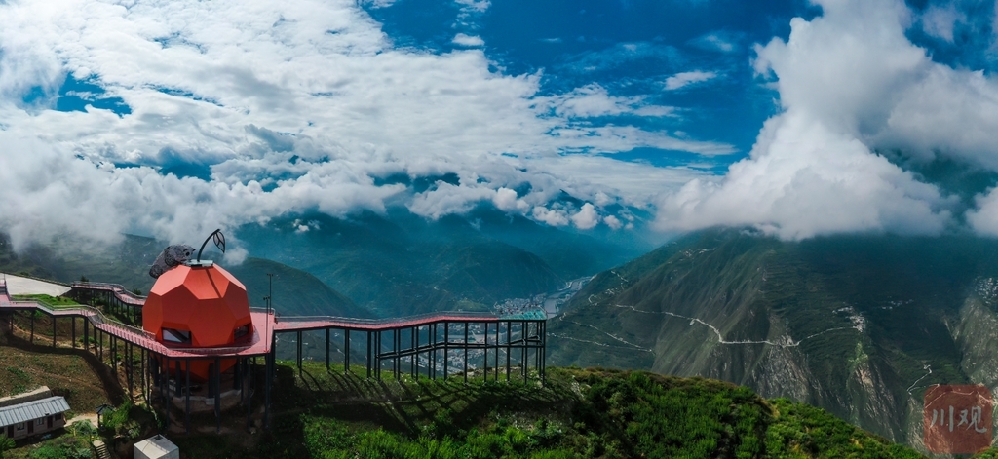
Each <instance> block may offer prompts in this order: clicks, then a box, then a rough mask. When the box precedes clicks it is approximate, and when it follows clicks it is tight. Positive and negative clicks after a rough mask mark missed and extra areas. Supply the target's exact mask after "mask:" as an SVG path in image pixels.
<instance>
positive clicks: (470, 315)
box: [277, 311, 498, 326]
mask: <svg viewBox="0 0 998 459" xmlns="http://www.w3.org/2000/svg"><path fill="white" fill-rule="evenodd" d="M445 317H457V318H462V319H483V320H488V321H490V322H491V321H494V320H496V319H498V317H497V316H496V315H495V314H493V313H491V312H467V311H441V312H431V313H426V314H419V315H415V316H408V317H394V318H388V319H356V318H350V317H335V316H278V317H277V321H278V322H283V323H299V322H335V323H343V324H352V325H385V326H391V325H397V324H405V323H409V322H419V321H423V320H428V319H436V318H439V319H441V320H443V319H444V318H445Z"/></svg>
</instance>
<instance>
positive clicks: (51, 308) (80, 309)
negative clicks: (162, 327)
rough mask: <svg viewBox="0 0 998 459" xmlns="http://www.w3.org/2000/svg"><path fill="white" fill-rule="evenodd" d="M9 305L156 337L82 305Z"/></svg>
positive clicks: (22, 302)
mask: <svg viewBox="0 0 998 459" xmlns="http://www.w3.org/2000/svg"><path fill="white" fill-rule="evenodd" d="M10 304H11V306H13V307H34V308H35V309H44V310H47V313H48V314H49V315H51V316H55V315H60V314H59V313H60V312H61V313H73V312H75V313H77V314H76V315H79V316H81V317H86V318H87V319H88V320H90V322H91V323H92V324H94V325H98V326H100V325H105V326H107V327H110V328H114V329H117V330H121V331H122V332H124V333H132V334H136V335H139V336H141V337H143V338H147V339H152V340H154V341H155V339H156V335H155V334H154V333H150V332H148V331H145V330H143V329H141V328H138V327H135V326H132V325H126V324H123V323H121V322H118V321H117V320H114V319H110V318H108V317H107V316H105V315H104V313H102V312H100V310H98V309H97V308H95V307H93V306H86V305H82V304H81V305H72V306H70V305H66V306H56V305H53V304H49V303H48V302H45V301H42V300H31V301H25V300H16V301H11V303H10ZM43 312H44V311H43Z"/></svg>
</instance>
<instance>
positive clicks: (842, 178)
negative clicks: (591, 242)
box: [656, 0, 998, 240]
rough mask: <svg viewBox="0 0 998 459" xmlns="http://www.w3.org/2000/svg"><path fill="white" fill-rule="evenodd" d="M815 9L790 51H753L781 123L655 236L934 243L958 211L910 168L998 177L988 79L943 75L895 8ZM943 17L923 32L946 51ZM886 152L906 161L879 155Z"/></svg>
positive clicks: (665, 210) (667, 213) (972, 218)
mask: <svg viewBox="0 0 998 459" xmlns="http://www.w3.org/2000/svg"><path fill="white" fill-rule="evenodd" d="M815 3H816V4H817V5H819V6H820V7H821V8H822V9H823V15H822V16H821V17H818V18H815V19H813V20H811V21H806V20H803V19H799V18H798V19H794V20H792V21H791V24H790V25H791V32H790V36H789V39H788V40H787V41H783V40H782V39H779V38H775V39H773V40H772V41H770V42H769V43H768V44H766V45H765V46H762V45H757V46H756V48H755V51H756V55H757V57H756V59H755V60H754V62H753V65H754V68H755V70H756V72H757V74H759V75H760V76H761V77H763V78H769V79H770V80H771V81H772V83H771V84H772V85H773V86H774V87H775V88H776V89H777V90H778V92H779V100H780V104H781V105H782V108H783V110H782V112H781V113H780V114H778V115H776V116H774V117H772V118H771V119H769V120H768V121H767V122H766V123H765V125H764V126H763V128H762V130H761V131H760V133H759V135H758V137H757V139H756V143H755V145H754V146H753V148H752V150H751V152H750V156H749V158H747V159H745V160H743V161H740V162H738V163H736V164H734V165H733V166H731V167H730V169H729V171H728V173H727V174H726V175H725V176H724V177H723V178H721V179H720V180H719V181H707V180H704V179H694V180H691V181H690V182H689V183H687V184H685V185H684V186H683V187H682V188H681V189H680V190H679V191H677V192H674V193H669V194H667V195H666V196H665V197H663V198H662V199H661V200H660V201H659V203H658V209H659V214H658V216H657V221H656V224H657V226H658V227H659V228H661V229H663V230H671V231H676V230H690V229H695V228H703V227H708V226H713V225H748V226H753V227H756V228H758V229H760V230H763V231H764V232H766V233H768V234H774V235H777V236H779V237H781V238H784V239H791V240H799V239H803V238H808V237H812V236H816V235H822V234H830V233H837V232H864V231H875V232H881V231H889V232H894V233H901V234H930V235H931V234H939V233H940V232H942V231H944V230H946V229H947V228H949V227H952V226H953V225H955V224H956V222H955V221H954V216H955V213H956V212H961V210H960V209H959V205H958V204H959V203H958V199H957V198H955V197H952V196H947V195H945V193H943V192H942V191H941V190H940V189H939V187H938V186H937V185H935V184H932V183H926V182H924V181H922V179H921V178H920V177H919V176H917V175H915V174H913V173H911V172H909V171H906V170H904V169H902V167H905V165H906V164H907V165H919V164H927V163H931V162H932V161H936V160H939V159H947V160H953V161H956V162H958V163H960V164H967V165H970V166H972V167H975V168H980V169H983V170H987V171H998V143H995V142H994V141H993V139H994V137H993V133H994V132H998V82H996V81H995V79H994V78H993V77H991V76H987V75H985V74H983V73H982V72H981V71H973V70H967V69H955V68H951V67H948V66H946V65H943V64H940V63H938V62H935V61H933V60H932V59H931V58H930V57H929V56H928V55H927V53H926V51H925V50H924V49H922V48H919V47H917V46H915V45H913V44H912V43H911V42H910V41H909V40H908V39H907V38H906V37H905V30H906V28H907V27H909V26H910V24H911V22H912V17H911V13H910V11H909V10H908V9H907V8H906V7H905V5H904V4H903V3H902V2H901V1H896V0H878V1H868V0H820V1H816V2H815ZM947 14H948V13H946V14H944V12H939V13H931V14H929V15H927V17H926V18H925V19H923V20H924V21H926V23H929V22H931V23H932V24H935V25H933V26H931V27H934V29H932V30H935V31H936V32H937V33H938V34H939V35H940V36H943V37H944V38H945V37H946V36H947V30H949V29H947V28H946V24H950V25H951V24H952V21H953V20H955V19H953V17H955V16H953V15H947ZM932 21H935V22H932ZM989 134H990V136H989ZM886 150H890V151H895V152H899V154H900V161H894V162H892V161H888V159H887V158H886V157H885V156H882V155H879V154H877V152H878V151H886ZM898 164H901V165H900V166H899V165H898ZM994 194H995V192H994V191H993V190H992V191H990V192H988V193H986V194H985V195H982V196H980V197H978V200H977V203H978V206H979V207H978V208H977V209H971V210H970V211H969V212H968V213H967V221H968V222H969V224H970V225H971V226H972V228H973V229H975V230H977V231H978V232H980V233H983V234H992V235H998V223H996V222H998V198H996V197H995V196H994Z"/></svg>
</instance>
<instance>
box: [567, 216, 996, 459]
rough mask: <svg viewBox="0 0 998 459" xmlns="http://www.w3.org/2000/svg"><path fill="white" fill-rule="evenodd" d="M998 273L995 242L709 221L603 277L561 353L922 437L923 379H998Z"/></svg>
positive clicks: (574, 319)
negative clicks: (724, 386) (719, 385)
mask: <svg viewBox="0 0 998 459" xmlns="http://www.w3.org/2000/svg"><path fill="white" fill-rule="evenodd" d="M996 275H998V244H996V243H995V242H994V241H986V240H979V239H972V238H959V237H950V238H936V239H932V238H900V237H894V236H849V237H846V236H842V237H829V238H819V239H814V240H809V241H805V242H801V243H784V242H780V241H776V240H773V239H771V238H765V237H759V236H756V235H752V234H747V233H745V232H739V231H735V230H712V231H705V232H701V233H697V234H693V235H690V236H687V237H686V238H684V239H681V240H679V241H676V242H674V243H671V244H670V245H668V246H666V247H662V248H660V249H658V250H656V251H654V252H651V253H649V254H647V255H645V256H643V257H641V258H638V259H636V260H634V261H632V262H630V263H627V264H625V265H623V266H620V267H618V268H615V269H613V270H611V271H608V272H604V273H601V274H600V275H598V276H597V277H596V278H595V279H594V280H593V281H592V282H591V283H590V284H589V285H588V286H587V287H586V288H585V289H584V290H583V291H581V292H580V293H579V294H578V295H576V296H575V297H574V298H573V300H572V301H571V302H570V303H569V304H568V305H567V307H566V310H567V312H566V313H565V314H564V315H563V316H561V317H559V318H558V319H556V320H554V321H552V323H551V332H552V334H553V338H552V341H553V342H554V343H555V344H554V346H555V348H554V349H553V350H552V352H551V355H552V360H553V362H554V363H557V364H567V363H577V364H581V365H595V364H598V365H609V366H619V367H634V368H649V369H652V370H654V371H658V372H663V373H668V374H676V375H702V376H705V377H712V378H718V379H723V380H727V381H732V382H735V383H738V384H743V385H747V386H749V387H751V388H753V389H754V390H756V391H758V392H759V393H760V394H761V395H763V396H764V397H788V398H791V399H793V400H798V401H804V402H808V403H811V404H814V405H817V406H821V407H823V408H825V409H828V410H829V411H831V412H832V413H834V414H836V415H838V416H840V417H842V418H843V419H847V420H850V421H851V422H854V423H856V424H858V425H860V426H862V427H864V428H866V429H869V430H871V431H873V432H877V433H879V434H882V435H884V436H886V437H888V438H893V439H896V440H899V441H905V442H908V443H910V444H915V445H917V444H919V442H920V438H921V431H922V425H921V420H922V417H921V416H922V414H921V406H922V394H923V392H924V389H925V387H927V386H928V385H931V384H960V383H971V382H973V383H984V384H987V385H989V387H992V388H994V387H996V386H998V377H996V375H995V371H996V370H995V369H996V368H998V361H996V360H995V357H994V356H993V355H992V354H991V353H990V352H989V351H988V349H993V345H995V344H998V339H996V328H995V327H993V326H992V325H995V324H998V321H996V319H995V317H996V316H995V311H996V310H998V309H995V306H994V304H996V303H995V299H996V298H995V297H994V294H993V293H989V292H992V291H994V289H993V288H992V289H991V290H989V289H988V286H991V285H994V286H998V282H996V281H995V280H994V279H995V276H996ZM930 370H931V372H930Z"/></svg>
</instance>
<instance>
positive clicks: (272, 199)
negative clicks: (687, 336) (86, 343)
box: [0, 0, 735, 243]
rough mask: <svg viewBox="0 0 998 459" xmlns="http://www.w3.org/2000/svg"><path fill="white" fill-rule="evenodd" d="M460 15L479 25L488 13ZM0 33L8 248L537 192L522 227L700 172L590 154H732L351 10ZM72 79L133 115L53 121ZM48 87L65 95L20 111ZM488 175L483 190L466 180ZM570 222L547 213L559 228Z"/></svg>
mask: <svg viewBox="0 0 998 459" xmlns="http://www.w3.org/2000/svg"><path fill="white" fill-rule="evenodd" d="M391 3H392V2H390V1H380V2H374V3H373V4H371V6H376V7H385V6H390V4H391ZM459 3H460V4H461V5H462V11H463V10H468V11H469V13H468V14H472V13H474V14H478V13H480V12H481V11H485V10H486V9H487V8H488V6H489V3H488V2H483V1H460V2H459ZM0 23H2V24H4V25H3V27H2V28H0V130H2V133H0V136H2V141H0V145H2V146H0V174H2V175H4V181H3V182H2V183H4V186H5V188H4V200H3V201H4V204H0V206H3V208H2V212H0V215H2V217H0V230H3V231H9V232H11V233H12V234H14V235H15V238H16V239H17V240H18V241H20V242H19V243H24V242H26V241H28V240H31V239H32V238H33V237H35V236H38V237H46V235H48V236H52V235H54V234H55V233H56V232H58V231H69V230H78V231H81V232H84V233H85V234H87V235H89V236H91V237H94V238H98V239H100V238H106V237H111V236H109V235H112V234H115V233H116V232H120V231H132V232H139V233H142V234H150V235H154V236H157V237H161V238H163V239H166V240H169V241H171V242H189V241H190V240H192V238H195V239H196V236H197V235H199V234H202V233H203V232H204V230H205V229H206V228H208V230H209V231H210V229H214V228H216V227H222V228H232V227H234V226H237V225H240V224H243V223H246V222H255V221H266V220H267V219H268V218H270V217H272V216H275V215H280V214H283V213H286V212H296V211H307V210H319V211H322V212H327V213H330V214H332V215H343V214H346V213H349V212H353V211H357V210H360V209H369V210H374V211H381V210H383V209H384V206H385V201H386V200H389V199H392V200H395V201H401V202H403V203H405V204H406V205H408V207H409V208H410V209H412V210H413V211H414V212H417V213H420V214H422V215H427V216H439V215H442V214H443V213H446V212H459V211H462V210H463V209H467V208H469V206H473V205H476V204H477V203H479V202H482V201H489V202H505V201H501V199H500V198H499V195H498V191H497V190H500V189H502V188H507V189H513V188H516V187H518V186H519V185H521V184H524V183H526V184H530V185H531V187H530V189H531V191H530V193H528V194H526V195H525V196H517V200H516V201H515V211H516V212H523V213H526V214H527V215H534V214H535V213H536V212H532V211H530V209H534V208H535V207H540V208H543V209H546V208H547V207H546V206H547V205H548V204H549V202H550V200H553V199H555V198H556V196H557V195H558V193H559V192H560V190H565V191H566V192H568V193H571V194H572V195H573V196H576V197H578V198H579V199H584V200H593V197H594V196H595V194H596V193H597V192H603V193H606V194H608V195H611V197H612V199H613V200H615V201H619V202H621V203H632V204H634V205H638V206H648V205H649V203H650V202H652V200H653V198H654V197H655V196H656V195H657V194H658V193H660V192H661V190H662V187H663V186H665V185H664V184H679V183H682V182H685V181H686V180H688V179H689V178H690V177H696V176H699V175H701V174H700V173H698V172H696V171H691V170H687V169H682V168H677V169H659V168H653V167H650V166H645V165H639V164H633V163H624V162H620V161H616V160H613V159H612V158H608V157H603V156H595V155H594V154H595V153H607V154H612V153H615V152H622V151H629V150H631V149H633V148H636V147H656V148H666V149H670V150H685V151H691V152H694V153H700V154H704V155H717V154H730V153H733V152H735V149H734V148H733V147H732V146H731V145H728V144H724V143H718V142H710V141H702V140H696V139H689V138H687V137H685V136H679V135H675V134H670V133H668V132H664V131H658V130H656V131H647V130H643V129H640V128H637V127H634V126H630V125H628V124H627V123H618V124H615V125H593V124H592V123H591V120H589V119H588V117H592V116H614V115H621V114H627V115H632V116H653V117H661V116H668V115H669V114H670V113H671V110H672V109H671V107H663V106H656V105H653V104H650V103H648V102H647V101H645V100H643V99H641V98H636V97H622V96H614V95H612V94H609V93H608V92H607V91H606V90H605V89H602V88H598V87H584V88H579V89H578V90H575V91H570V92H569V93H568V94H562V95H555V96H550V95H544V96H540V95H538V94H539V93H540V79H541V74H539V73H537V74H524V75H508V74H504V73H502V72H500V71H496V70H495V66H494V65H492V64H494V63H493V62H490V61H489V59H488V58H487V57H486V56H485V54H484V53H483V52H482V51H481V50H478V49H469V50H461V51H456V52H451V53H446V54H442V55H434V54H431V53H426V52H423V51H413V50H408V49H395V48H393V47H392V41H391V40H390V39H389V37H387V36H386V35H385V34H384V33H383V32H382V30H381V28H380V24H378V23H377V22H375V21H374V20H372V19H371V18H370V17H369V16H368V15H367V14H366V12H365V11H364V10H363V8H361V7H360V5H358V4H357V3H356V2H354V1H352V0H333V1H318V0H304V1H301V2H283V3H281V2H257V1H236V0H216V1H212V2H199V1H194V0H177V1H165V0H153V1H148V2H137V3H134V4H130V5H127V7H126V6H122V5H121V4H115V3H111V2H100V1H94V0H51V1H45V2H5V3H0ZM460 36H461V35H460V34H459V35H458V36H457V37H455V38H458V37H460ZM465 37H467V40H470V41H474V39H475V38H476V37H473V36H470V35H465ZM479 40H480V38H479ZM642 49H643V48H642V47H636V48H635V50H632V51H628V52H632V53H640V52H644V51H642ZM622 52H623V51H622ZM490 69H491V70H490ZM68 74H71V75H74V77H76V78H77V79H87V78H91V79H92V80H91V82H92V83H94V84H97V85H99V86H101V87H102V88H103V89H104V90H106V94H105V96H108V97H120V98H121V99H122V100H123V101H124V102H125V103H127V104H128V106H129V107H130V108H131V110H132V113H131V114H127V115H124V116H118V115H116V114H114V113H112V112H110V111H108V110H100V109H95V108H93V107H92V106H91V107H88V108H87V110H86V111H74V112H58V111H55V110H51V109H50V108H51V107H52V106H53V105H54V95H55V91H56V89H57V88H58V87H59V86H60V85H61V84H62V82H63V80H64V78H65V76H66V75H68ZM35 87H37V88H42V90H43V91H44V92H45V93H46V94H48V95H49V97H43V98H41V99H40V100H39V102H38V105H37V106H34V107H23V106H22V105H23V104H21V102H20V100H21V97H22V96H23V95H24V94H26V93H27V92H28V91H29V90H31V88H35ZM28 151H30V152H32V153H30V154H27V153H26V152H28ZM566 152H573V153H576V152H585V153H583V154H570V155H565V153H566ZM589 152H592V153H589ZM503 154H512V155H514V156H516V158H515V159H511V158H507V157H505V156H502V155H503ZM77 155H78V156H80V157H82V158H85V160H78V159H76V158H75V157H76V156H77ZM184 163H187V164H194V165H196V166H198V167H202V168H205V169H207V168H210V174H211V180H209V181H205V180H200V179H196V178H192V177H187V178H177V177H176V176H164V175H162V174H161V173H160V172H159V170H161V169H162V168H164V167H170V166H175V165H178V164H181V165H182V164H184ZM112 164H128V165H133V166H134V165H138V166H141V167H114V166H112ZM95 165H100V167H97V166H95ZM14 171H16V172H17V174H16V175H11V174H13V173H14ZM443 172H455V173H457V174H459V175H461V176H462V182H461V185H460V186H453V185H440V186H439V187H437V188H436V189H435V190H433V191H429V192H426V193H422V194H420V195H416V196H407V195H402V193H403V192H404V191H405V187H404V186H402V185H383V186H377V185H375V183H374V180H373V179H372V178H371V177H385V176H389V175H391V174H398V173H402V174H408V175H410V176H413V177H415V176H423V175H431V174H440V173H443ZM476 174H477V176H478V177H480V178H481V181H480V182H479V181H465V180H463V178H464V177H469V178H470V177H472V176H474V175H476ZM621 174H624V175H621ZM448 194H453V195H452V196H451V195H448ZM69 203H73V204H72V205H70V204H69ZM109 206H113V207H114V209H111V210H107V209H106V208H107V207H109ZM510 209H511V210H510V211H514V210H513V209H514V208H513V207H511V208H510ZM551 212H554V213H553V214H552V213H551ZM558 212H563V211H547V213H545V212H540V214H543V215H544V216H545V218H546V221H554V222H558V221H560V220H559V219H558V218H556V217H557V216H558V215H561V214H559V213H558ZM97 216H100V217H97ZM70 217H71V218H70ZM566 218H567V217H566ZM94 220H100V222H99V223H96V224H94V225H91V226H87V225H89V223H88V224H87V225H82V226H81V227H80V228H76V227H73V223H71V222H84V221H86V222H90V221H94ZM566 221H567V220H566ZM561 224H564V223H561ZM83 226H87V227H83Z"/></svg>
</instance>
